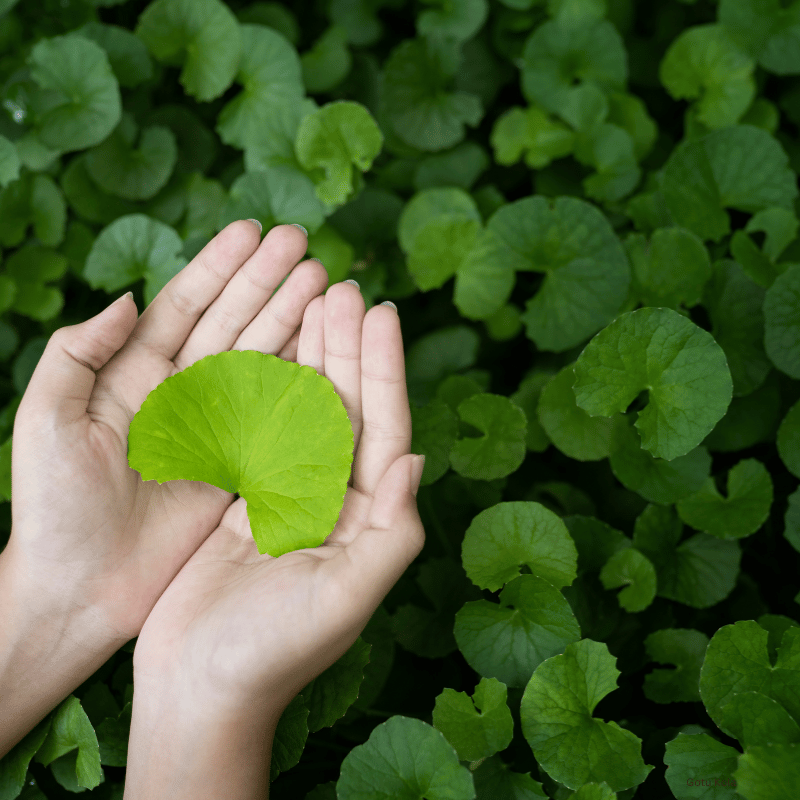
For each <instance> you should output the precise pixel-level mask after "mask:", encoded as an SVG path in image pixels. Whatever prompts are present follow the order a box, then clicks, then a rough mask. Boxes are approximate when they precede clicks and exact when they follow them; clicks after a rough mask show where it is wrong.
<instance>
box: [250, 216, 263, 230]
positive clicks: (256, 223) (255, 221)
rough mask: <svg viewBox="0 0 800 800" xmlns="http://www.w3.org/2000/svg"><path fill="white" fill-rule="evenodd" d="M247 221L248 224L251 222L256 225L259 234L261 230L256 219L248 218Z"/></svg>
mask: <svg viewBox="0 0 800 800" xmlns="http://www.w3.org/2000/svg"><path fill="white" fill-rule="evenodd" d="M247 221H248V222H252V223H254V224H255V225H258V232H259V233H261V230H262V227H261V223H260V222H259V221H258V220H257V219H252V218H248V220H247Z"/></svg>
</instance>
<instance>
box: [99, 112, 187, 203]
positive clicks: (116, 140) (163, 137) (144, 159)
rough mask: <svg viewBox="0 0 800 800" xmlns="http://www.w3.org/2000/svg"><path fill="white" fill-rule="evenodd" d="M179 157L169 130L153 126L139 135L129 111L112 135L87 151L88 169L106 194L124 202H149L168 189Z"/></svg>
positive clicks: (173, 137)
mask: <svg viewBox="0 0 800 800" xmlns="http://www.w3.org/2000/svg"><path fill="white" fill-rule="evenodd" d="M140 134H141V136H140ZM137 145H138V146H137ZM177 158H178V146H177V144H176V142H175V136H174V135H173V133H172V131H171V130H170V129H169V128H165V127H162V126H156V125H153V126H151V127H149V128H144V130H142V131H141V132H140V130H139V126H138V125H137V124H136V122H135V121H134V119H133V116H132V115H131V114H128V113H127V112H126V113H124V114H123V115H122V121H121V122H120V124H119V125H118V126H117V128H116V129H115V130H114V131H113V133H112V134H111V135H110V136H109V137H108V138H107V139H106V140H105V141H104V142H103V143H102V144H100V145H97V147H93V148H92V149H91V150H89V151H88V153H87V155H86V169H87V171H88V173H89V176H90V177H91V179H92V180H93V181H94V182H95V183H96V184H97V185H98V186H99V187H100V188H101V189H102V190H103V191H104V192H108V193H109V194H113V195H116V196H117V197H122V198H124V199H125V200H149V199H150V198H151V197H154V196H155V195H156V194H158V192H159V191H161V189H163V188H164V186H166V184H167V181H168V180H169V178H170V175H172V171H173V169H174V168H175V162H176V161H177Z"/></svg>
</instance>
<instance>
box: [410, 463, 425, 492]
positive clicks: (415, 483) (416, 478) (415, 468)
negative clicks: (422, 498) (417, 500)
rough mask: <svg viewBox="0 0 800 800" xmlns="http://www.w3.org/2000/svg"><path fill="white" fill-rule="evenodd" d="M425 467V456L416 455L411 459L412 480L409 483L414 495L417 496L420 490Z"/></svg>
mask: <svg viewBox="0 0 800 800" xmlns="http://www.w3.org/2000/svg"><path fill="white" fill-rule="evenodd" d="M424 469H425V456H414V458H412V459H411V481H410V483H409V485H410V487H411V493H412V494H413V495H414V497H416V496H417V492H418V491H419V484H420V481H421V480H422V471H423V470H424Z"/></svg>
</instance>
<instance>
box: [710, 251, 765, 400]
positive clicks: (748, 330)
mask: <svg viewBox="0 0 800 800" xmlns="http://www.w3.org/2000/svg"><path fill="white" fill-rule="evenodd" d="M763 304H764V290H763V289H762V288H761V287H760V286H758V285H757V284H756V283H754V282H753V281H752V280H751V279H750V278H749V277H748V275H747V274H746V273H745V271H744V270H743V269H742V267H741V266H740V265H739V264H737V263H736V262H735V261H731V260H729V259H724V260H722V261H717V262H716V263H715V264H714V267H713V277H712V279H711V281H710V283H708V284H707V285H706V290H705V294H704V296H703V305H704V306H705V308H706V310H707V311H708V315H709V317H710V318H711V322H712V328H711V335H712V336H713V337H714V340H715V341H716V343H717V344H718V345H719V346H720V347H721V348H722V349H723V351H724V352H725V357H726V358H727V360H728V366H729V368H730V371H731V378H732V379H733V394H734V397H736V396H741V395H747V394H750V393H751V392H754V391H755V390H756V389H758V387H759V386H761V385H762V384H763V383H764V381H765V380H766V377H767V375H768V374H769V372H770V370H771V369H772V365H771V364H770V361H769V359H768V358H767V355H766V353H765V352H764V314H763V311H762V308H763Z"/></svg>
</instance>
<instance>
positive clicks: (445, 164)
mask: <svg viewBox="0 0 800 800" xmlns="http://www.w3.org/2000/svg"><path fill="white" fill-rule="evenodd" d="M490 164H491V159H490V158H489V156H488V155H487V153H486V149H485V148H484V147H482V146H481V145H479V144H478V143H477V142H462V143H461V144H457V145H456V146H455V147H453V148H452V149H451V150H447V151H446V152H444V153H433V154H431V155H423V156H420V159H419V166H418V167H417V171H416V174H415V175H414V186H415V188H416V189H417V190H418V191H423V190H424V189H434V188H437V187H440V188H444V187H447V186H455V187H458V188H461V189H470V188H472V186H473V185H474V183H475V182H476V181H477V180H478V178H479V177H480V176H481V175H482V174H483V173H484V172H485V171H486V170H487V168H488V167H489V165H490ZM479 194H480V190H478V192H476V197H479ZM487 216H488V215H487Z"/></svg>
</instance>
